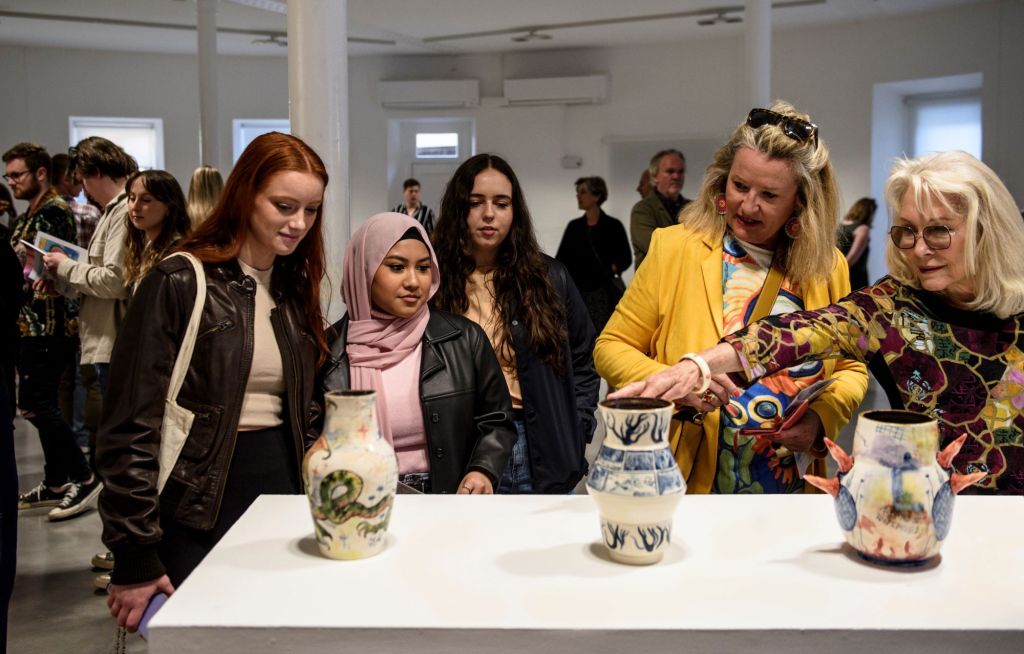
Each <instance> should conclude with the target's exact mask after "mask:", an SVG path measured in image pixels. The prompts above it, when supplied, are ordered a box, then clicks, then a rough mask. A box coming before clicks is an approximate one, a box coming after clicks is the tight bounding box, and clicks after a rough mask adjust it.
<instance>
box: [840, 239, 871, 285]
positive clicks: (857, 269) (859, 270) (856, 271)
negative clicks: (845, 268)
mask: <svg viewBox="0 0 1024 654" xmlns="http://www.w3.org/2000/svg"><path fill="white" fill-rule="evenodd" d="M858 227H860V223H852V224H849V225H847V224H845V223H841V224H840V225H839V230H838V231H837V233H836V247H837V248H839V251H840V252H842V253H843V256H845V255H846V254H847V253H849V251H850V247H852V246H853V232H854V230H856V229H857V228H858ZM870 249H871V248H870V246H866V247H865V248H864V252H863V253H862V254H861V255H860V259H858V260H857V263H855V264H853V265H852V266H850V290H853V291H856V290H857V289H858V288H864V287H865V286H867V285H868V252H869V251H870Z"/></svg>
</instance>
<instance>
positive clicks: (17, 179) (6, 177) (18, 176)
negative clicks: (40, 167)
mask: <svg viewBox="0 0 1024 654" xmlns="http://www.w3.org/2000/svg"><path fill="white" fill-rule="evenodd" d="M31 174H32V171H31V170H29V169H28V168H26V169H25V170H22V171H19V172H16V173H4V181H5V182H7V183H8V184H10V183H11V179H14V181H15V182H16V183H20V182H21V178H22V177H24V176H25V175H31Z"/></svg>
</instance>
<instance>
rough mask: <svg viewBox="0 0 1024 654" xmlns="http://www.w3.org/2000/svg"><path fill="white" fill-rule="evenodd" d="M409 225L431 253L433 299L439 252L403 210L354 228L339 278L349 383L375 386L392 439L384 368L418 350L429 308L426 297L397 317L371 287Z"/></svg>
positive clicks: (364, 387)
mask: <svg viewBox="0 0 1024 654" xmlns="http://www.w3.org/2000/svg"><path fill="white" fill-rule="evenodd" d="M410 228H412V229H415V230H416V231H418V232H419V234H420V236H421V237H422V238H423V242H424V243H426V245H427V252H429V253H430V270H431V272H432V273H433V280H432V281H431V283H430V290H429V292H428V293H427V300H428V301H429V300H430V298H432V297H433V296H434V293H436V292H437V289H438V288H439V287H440V285H441V273H440V271H439V270H438V268H437V256H436V255H435V254H434V248H433V247H432V246H431V245H430V238H429V237H428V236H427V232H426V230H424V229H423V226H422V225H420V223H419V221H417V220H415V219H413V218H411V217H409V216H407V215H405V214H403V213H379V214H377V215H375V216H373V217H372V218H370V219H369V220H367V221H366V222H365V223H364V224H363V226H362V227H360V228H359V229H358V230H356V233H355V234H353V235H352V240H350V241H349V243H348V247H347V248H345V273H344V276H343V278H342V280H341V297H342V299H343V300H344V301H345V306H346V307H347V309H348V318H349V323H348V341H347V344H346V346H345V352H346V353H348V360H349V370H350V371H351V372H350V385H351V387H352V388H353V389H361V390H375V391H377V414H378V420H379V422H380V430H381V434H382V435H383V436H384V438H385V439H387V441H388V442H389V443H392V442H394V439H393V438H392V436H391V421H390V419H389V414H388V407H387V401H386V399H385V397H384V393H383V390H384V387H383V382H382V379H381V370H386V369H388V368H390V367H392V366H394V365H395V364H397V363H399V362H401V361H402V360H403V359H405V358H406V357H407V356H409V355H411V354H412V353H413V352H415V351H416V348H417V347H418V346H419V344H420V341H421V340H422V339H423V332H424V331H425V330H426V328H427V321H428V320H430V309H429V308H428V307H427V304H426V303H424V304H423V306H422V307H420V309H419V311H417V312H416V313H415V315H413V316H411V317H409V318H397V317H395V316H393V315H391V314H389V313H384V312H383V311H380V310H378V309H375V308H373V305H372V303H371V301H370V287H371V285H372V284H373V277H374V275H376V274H377V269H378V268H379V267H380V264H381V262H382V261H383V260H384V257H385V256H387V253H388V251H389V250H390V249H391V248H392V247H393V246H394V245H395V243H397V242H398V241H400V240H401V239H402V235H403V234H405V233H406V232H407V231H409V229H410Z"/></svg>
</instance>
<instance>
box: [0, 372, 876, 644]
mask: <svg viewBox="0 0 1024 654" xmlns="http://www.w3.org/2000/svg"><path fill="white" fill-rule="evenodd" d="M604 394H605V387H604V384H603V383H602V388H601V397H604ZM885 406H887V402H886V400H885V394H884V393H882V392H881V391H880V390H879V389H878V386H877V384H876V383H875V381H874V379H872V380H871V385H870V386H869V389H868V395H867V397H865V400H864V403H863V404H862V405H861V409H860V410H861V411H863V410H867V409H870V408H881V407H885ZM599 423H600V421H599ZM854 423H855V420H854V421H851V423H850V424H849V425H847V426H846V427H845V428H844V429H843V431H842V434H841V436H840V438H839V442H840V444H841V445H843V447H844V448H845V449H846V450H847V451H850V443H851V440H852V435H853V426H854ZM603 437H604V429H603V426H601V425H600V424H599V425H598V429H597V433H596V434H595V435H594V440H593V442H592V443H591V445H590V446H589V447H588V448H587V459H588V460H589V461H593V460H594V457H595V456H596V454H597V449H598V447H599V446H600V443H601V440H602V439H603ZM14 446H15V450H16V453H17V461H18V475H19V477H20V487H21V488H22V489H27V488H31V487H32V486H33V485H34V484H35V483H36V482H38V481H39V480H40V479H42V476H43V453H42V449H41V448H40V446H39V438H38V436H37V434H36V431H35V428H33V427H32V426H31V425H30V424H28V423H27V422H25V421H24V420H23V419H21V418H20V417H19V418H17V419H15V432H14ZM829 463H830V469H832V470H833V472H832V473H831V474H834V463H833V462H832V461H831V459H829ZM576 492H577V493H585V492H586V489H585V488H584V486H583V482H581V483H580V485H579V486H578V487H577V488H576ZM46 511H47V510H46V509H37V510H33V511H22V512H21V514H20V516H19V520H18V571H17V577H16V579H15V584H14V596H13V597H12V598H11V604H10V617H9V620H10V622H9V624H10V627H9V632H10V633H9V634H8V642H7V650H8V652H10V654H59V653H64V652H67V653H69V654H72V653H73V654H108V653H109V652H111V651H112V650H111V646H112V645H113V643H114V638H115V635H116V626H115V623H114V621H113V618H111V617H110V614H109V613H108V611H107V605H106V595H105V594H103V593H101V592H97V591H94V590H93V585H92V584H93V579H94V578H95V576H96V575H97V574H98V573H97V572H95V571H93V570H92V569H91V567H90V560H91V558H92V556H93V554H95V553H96V552H99V551H101V550H102V549H103V545H102V543H101V542H100V531H101V525H100V518H99V515H98V513H97V512H96V511H95V510H92V511H89V512H88V513H85V514H83V515H81V516H78V517H76V518H73V519H71V520H67V521H64V522H49V521H48V520H47V519H46ZM127 644H128V648H127V651H128V652H129V653H132V654H134V653H142V652H145V651H146V644H145V641H143V640H142V639H141V638H140V637H139V636H137V635H132V634H130V635H129V636H128V639H127Z"/></svg>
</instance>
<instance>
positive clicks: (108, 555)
mask: <svg viewBox="0 0 1024 654" xmlns="http://www.w3.org/2000/svg"><path fill="white" fill-rule="evenodd" d="M92 567H93V568H95V569H96V570H113V569H114V553H113V552H97V553H96V554H93V556H92ZM100 576H101V577H102V576H103V575H100Z"/></svg>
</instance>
